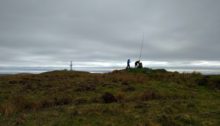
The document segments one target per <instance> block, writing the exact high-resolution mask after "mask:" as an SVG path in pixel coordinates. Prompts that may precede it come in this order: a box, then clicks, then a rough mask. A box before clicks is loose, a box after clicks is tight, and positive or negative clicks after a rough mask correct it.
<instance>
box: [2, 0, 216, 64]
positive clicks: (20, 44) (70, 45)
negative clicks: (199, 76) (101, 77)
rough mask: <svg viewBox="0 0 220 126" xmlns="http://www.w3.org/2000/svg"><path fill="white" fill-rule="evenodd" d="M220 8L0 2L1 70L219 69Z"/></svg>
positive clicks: (118, 0)
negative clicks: (135, 65)
mask: <svg viewBox="0 0 220 126" xmlns="http://www.w3.org/2000/svg"><path fill="white" fill-rule="evenodd" d="M219 12H220V1H219V0H1V1H0V52H1V53H0V66H62V65H66V64H67V65H69V61H70V60H73V62H74V65H80V64H81V65H86V66H97V65H100V64H101V65H104V66H111V65H119V66H120V65H123V64H124V62H126V60H127V59H128V58H131V60H132V61H135V60H137V59H138V57H139V52H140V51H139V50H140V45H141V40H142V34H143V33H144V47H143V54H142V56H143V57H142V59H143V60H144V61H145V64H147V65H151V66H154V65H155V66H160V65H161V66H166V65H167V66H172V65H177V66H178V65H182V66H190V65H194V66H220V56H219V54H220V49H219V47H220V42H219V40H220V16H219V15H220V14H219Z"/></svg>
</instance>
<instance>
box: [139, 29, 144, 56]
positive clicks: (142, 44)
mask: <svg viewBox="0 0 220 126" xmlns="http://www.w3.org/2000/svg"><path fill="white" fill-rule="evenodd" d="M143 46H144V32H143V36H142V42H141V50H140V55H139V60H141V56H142V51H143Z"/></svg>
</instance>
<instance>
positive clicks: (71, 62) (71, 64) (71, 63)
mask: <svg viewBox="0 0 220 126" xmlns="http://www.w3.org/2000/svg"><path fill="white" fill-rule="evenodd" d="M72 70H73V61H70V71H72Z"/></svg>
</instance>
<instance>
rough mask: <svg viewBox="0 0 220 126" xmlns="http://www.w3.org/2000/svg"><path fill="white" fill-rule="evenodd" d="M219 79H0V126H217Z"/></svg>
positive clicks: (163, 74)
mask: <svg viewBox="0 0 220 126" xmlns="http://www.w3.org/2000/svg"><path fill="white" fill-rule="evenodd" d="M219 89H220V76H217V75H215V76H214V75H213V76H204V75H201V74H199V73H191V74H189V73H183V74H180V73H177V72H167V71H165V70H162V69H161V70H152V69H149V68H144V69H129V70H120V71H113V72H112V73H105V74H90V73H87V72H76V71H53V72H47V73H42V74H25V75H19V74H18V75H9V76H2V77H0V125H3V126H13V125H26V126H38V125H46V126H53V125H62V126H65V125H66V126H69V125H86V126H88V125H91V126H97V125H107V126H109V125H110V126H111V125H113V126H123V125H124V126H128V125H131V126H135V125H137V126H146V125H147V126H185V125H191V126H218V125H220V120H219V118H220V90H219Z"/></svg>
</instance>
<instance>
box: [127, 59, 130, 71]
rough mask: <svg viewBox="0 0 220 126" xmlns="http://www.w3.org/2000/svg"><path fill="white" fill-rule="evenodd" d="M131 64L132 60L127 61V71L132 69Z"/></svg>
mask: <svg viewBox="0 0 220 126" xmlns="http://www.w3.org/2000/svg"><path fill="white" fill-rule="evenodd" d="M130 63H131V60H130V59H128V60H127V67H126V69H130V68H131V67H130Z"/></svg>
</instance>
